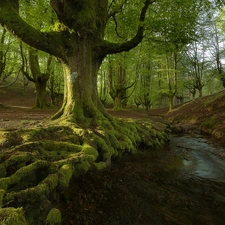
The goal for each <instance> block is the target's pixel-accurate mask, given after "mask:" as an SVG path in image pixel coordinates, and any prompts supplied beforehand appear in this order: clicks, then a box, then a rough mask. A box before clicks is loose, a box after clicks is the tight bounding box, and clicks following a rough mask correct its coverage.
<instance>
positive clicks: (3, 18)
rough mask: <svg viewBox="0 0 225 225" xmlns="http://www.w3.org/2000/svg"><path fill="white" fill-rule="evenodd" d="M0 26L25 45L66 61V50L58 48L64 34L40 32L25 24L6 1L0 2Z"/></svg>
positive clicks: (13, 7) (61, 43)
mask: <svg viewBox="0 0 225 225" xmlns="http://www.w3.org/2000/svg"><path fill="white" fill-rule="evenodd" d="M0 24H1V25H2V26H3V27H5V28H7V29H8V30H9V31H10V32H11V33H13V34H14V35H15V36H17V37H18V38H19V39H21V40H22V41H23V42H25V43H26V44H28V45H30V46H32V47H34V48H36V49H39V50H42V51H45V52H48V53H49V54H52V55H54V56H56V57H58V58H61V59H62V60H66V57H65V51H66V50H65V49H66V48H62V47H61V48H60V46H64V43H63V37H64V35H65V32H64V33H63V32H40V31H39V30H37V29H35V28H34V27H32V26H30V25H29V24H27V23H26V22H25V21H24V20H23V19H22V18H21V17H20V16H19V14H18V12H17V10H15V6H14V5H12V4H11V2H10V1H8V0H1V1H0Z"/></svg>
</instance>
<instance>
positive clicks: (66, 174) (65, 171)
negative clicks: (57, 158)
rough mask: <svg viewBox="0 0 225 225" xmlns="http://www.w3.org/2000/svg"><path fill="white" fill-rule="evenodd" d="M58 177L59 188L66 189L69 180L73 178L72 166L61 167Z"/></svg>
mask: <svg viewBox="0 0 225 225" xmlns="http://www.w3.org/2000/svg"><path fill="white" fill-rule="evenodd" d="M58 176H59V185H60V187H61V188H63V189H66V188H68V186H69V182H70V179H71V177H72V176H73V166H72V165H71V164H65V165H63V166H62V167H61V168H60V169H59V172H58Z"/></svg>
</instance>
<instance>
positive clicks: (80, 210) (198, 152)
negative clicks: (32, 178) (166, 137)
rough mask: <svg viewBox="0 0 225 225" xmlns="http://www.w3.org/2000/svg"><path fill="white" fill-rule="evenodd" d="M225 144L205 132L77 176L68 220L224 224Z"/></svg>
mask: <svg viewBox="0 0 225 225" xmlns="http://www.w3.org/2000/svg"><path fill="white" fill-rule="evenodd" d="M224 152H225V149H224V147H223V146H219V145H217V144H215V143H213V142H212V141H211V140H209V139H208V138H207V137H204V136H201V135H195V136H190V135H189V136H188V135H182V136H179V135H175V134H173V135H171V142H170V143H169V145H168V146H166V147H165V148H163V149H161V150H159V149H146V151H145V150H143V149H142V151H140V152H139V153H138V154H137V155H126V156H124V157H122V158H121V159H120V160H118V161H115V162H114V163H113V165H112V167H111V168H109V169H107V170H104V171H102V172H101V173H98V172H96V173H95V172H90V173H87V174H85V176H83V177H82V176H81V177H79V178H77V179H75V180H74V184H71V185H70V188H69V189H68V191H67V193H66V195H67V196H64V198H65V200H64V201H63V202H61V204H62V205H61V210H62V212H63V217H64V223H63V224H64V225H75V224H76V225H84V224H86V225H225V158H224V155H223V154H224Z"/></svg>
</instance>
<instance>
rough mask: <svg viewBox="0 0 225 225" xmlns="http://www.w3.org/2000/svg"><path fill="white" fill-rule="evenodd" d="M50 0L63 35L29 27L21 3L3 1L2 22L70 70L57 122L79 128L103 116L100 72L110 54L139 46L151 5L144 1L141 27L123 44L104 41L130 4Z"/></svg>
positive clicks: (9, 0)
mask: <svg viewBox="0 0 225 225" xmlns="http://www.w3.org/2000/svg"><path fill="white" fill-rule="evenodd" d="M114 2H115V1H112V3H111V4H109V1H108V0H101V1H99V0H91V1H78V0H51V1H50V5H51V7H52V8H53V9H54V11H55V13H56V15H57V18H58V20H59V23H60V24H61V25H60V30H57V31H54V32H42V31H40V30H37V29H35V28H34V27H32V26H31V25H29V24H28V23H27V22H25V21H24V20H23V19H22V18H21V16H20V14H19V1H18V0H2V1H1V2H0V10H1V13H0V23H1V24H2V25H3V26H4V27H7V29H9V30H10V31H12V32H13V33H14V34H15V35H16V36H18V37H19V38H20V39H21V40H23V41H24V42H25V43H27V44H28V45H30V46H32V47H34V48H37V49H39V50H42V51H45V52H47V53H49V54H52V55H54V56H56V57H57V58H58V59H60V60H61V61H62V62H63V63H64V64H65V66H66V75H65V90H64V102H63V106H62V108H61V109H60V111H59V112H58V113H57V115H56V116H55V118H59V117H61V118H62V119H69V120H72V121H73V122H76V123H80V122H82V121H84V120H85V119H86V118H95V117H96V116H97V115H105V114H106V112H105V110H104V108H103V107H102V104H101V102H100V101H99V98H98V94H97V72H98V70H99V67H100V65H101V63H102V60H103V59H104V58H105V56H106V55H107V54H113V53H119V52H122V51H129V50H130V49H132V48H134V47H135V46H137V45H138V44H139V43H140V42H141V40H142V38H143V32H144V25H143V22H144V20H145V15H146V12H147V9H148V7H149V5H151V4H152V3H153V2H154V1H153V0H145V1H140V3H139V5H141V6H142V8H141V9H140V15H139V25H138V27H137V32H136V34H135V35H134V37H133V38H131V39H130V40H129V41H125V42H123V43H118V44H116V43H111V42H108V41H106V40H104V35H105V28H106V25H107V22H108V21H109V20H110V18H111V17H115V15H116V13H117V12H119V11H120V10H122V7H123V6H124V4H125V2H126V1H122V3H120V4H119V3H118V4H117V5H116V4H114Z"/></svg>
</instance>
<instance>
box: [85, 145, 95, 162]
mask: <svg viewBox="0 0 225 225" xmlns="http://www.w3.org/2000/svg"><path fill="white" fill-rule="evenodd" d="M82 152H83V153H85V154H86V155H87V156H88V159H89V160H91V161H92V162H94V161H96V159H97V158H98V151H97V150H96V149H95V148H93V147H91V146H90V145H88V144H83V146H82Z"/></svg>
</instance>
